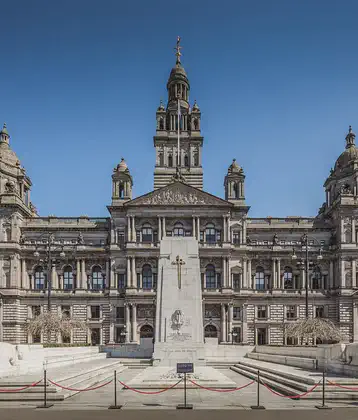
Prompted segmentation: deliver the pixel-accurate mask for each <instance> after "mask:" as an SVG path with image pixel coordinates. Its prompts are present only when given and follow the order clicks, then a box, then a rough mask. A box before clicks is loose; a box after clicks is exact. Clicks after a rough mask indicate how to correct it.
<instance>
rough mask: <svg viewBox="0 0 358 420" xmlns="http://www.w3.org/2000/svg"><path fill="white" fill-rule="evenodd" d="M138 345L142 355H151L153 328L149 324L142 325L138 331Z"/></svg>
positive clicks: (152, 349)
mask: <svg viewBox="0 0 358 420" xmlns="http://www.w3.org/2000/svg"><path fill="white" fill-rule="evenodd" d="M139 335H140V347H141V349H142V351H143V355H144V357H152V355H153V351H154V329H153V327H152V326H151V325H148V324H146V325H143V326H142V328H141V329H140V331H139Z"/></svg>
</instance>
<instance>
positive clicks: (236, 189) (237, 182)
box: [224, 159, 245, 203]
mask: <svg viewBox="0 0 358 420" xmlns="http://www.w3.org/2000/svg"><path fill="white" fill-rule="evenodd" d="M244 183H245V175H244V171H243V169H242V168H241V167H240V166H239V165H238V164H237V162H236V159H233V161H232V164H231V165H230V166H229V168H228V170H227V175H226V176H225V180H224V187H225V199H226V200H230V201H232V200H234V201H235V202H240V203H244V201H245V193H244ZM238 200H239V201H238Z"/></svg>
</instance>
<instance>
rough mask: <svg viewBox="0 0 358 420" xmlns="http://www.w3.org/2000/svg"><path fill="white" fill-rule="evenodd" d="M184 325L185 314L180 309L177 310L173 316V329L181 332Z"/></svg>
mask: <svg viewBox="0 0 358 420" xmlns="http://www.w3.org/2000/svg"><path fill="white" fill-rule="evenodd" d="M183 324H184V314H183V312H182V311H181V310H180V309H176V310H175V311H174V312H173V314H172V316H171V329H172V330H174V331H177V332H178V334H179V332H180V329H181V327H182V326H183Z"/></svg>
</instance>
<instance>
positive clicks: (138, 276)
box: [137, 273, 144, 289]
mask: <svg viewBox="0 0 358 420" xmlns="http://www.w3.org/2000/svg"><path fill="white" fill-rule="evenodd" d="M143 287H144V286H143ZM137 289H140V273H137Z"/></svg>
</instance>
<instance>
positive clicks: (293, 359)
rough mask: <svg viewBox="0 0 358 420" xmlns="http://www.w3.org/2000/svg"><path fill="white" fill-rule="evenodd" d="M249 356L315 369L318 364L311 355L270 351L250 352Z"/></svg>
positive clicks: (250, 357)
mask: <svg viewBox="0 0 358 420" xmlns="http://www.w3.org/2000/svg"><path fill="white" fill-rule="evenodd" d="M246 357H247V358H249V359H255V360H262V361H266V362H272V363H278V364H281V365H288V366H296V367H300V368H303V369H310V370H315V369H316V366H317V361H316V359H311V358H309V357H297V356H282V355H279V354H269V353H248V354H247V356H246Z"/></svg>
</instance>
